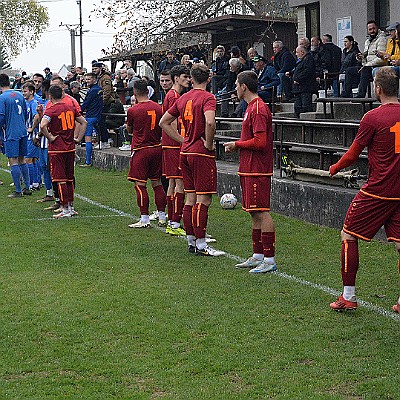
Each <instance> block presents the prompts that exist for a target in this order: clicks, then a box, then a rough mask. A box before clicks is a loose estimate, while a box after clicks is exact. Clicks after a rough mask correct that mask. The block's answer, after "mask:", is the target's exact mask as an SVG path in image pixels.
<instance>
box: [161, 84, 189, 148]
mask: <svg viewBox="0 0 400 400" xmlns="http://www.w3.org/2000/svg"><path fill="white" fill-rule="evenodd" d="M180 96H181V95H180V94H179V93H178V92H177V91H176V90H175V89H171V90H169V91H168V93H167V95H166V96H165V99H164V102H163V106H162V110H163V113H165V111H167V110H169V109H170V108H171V107H172V106H173V105H174V104H175V102H176V101H177V100H178V99H179V97H180ZM178 133H179V134H180V135H182V136H183V137H185V128H184V127H183V125H182V119H181V117H178ZM162 147H163V149H180V147H181V145H180V143H178V142H175V140H173V139H171V138H170V137H169V136H168V135H167V134H166V133H165V132H164V131H163V132H162Z"/></svg>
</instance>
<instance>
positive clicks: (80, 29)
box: [76, 0, 83, 68]
mask: <svg viewBox="0 0 400 400" xmlns="http://www.w3.org/2000/svg"><path fill="white" fill-rule="evenodd" d="M76 4H78V7H79V49H80V53H81V65H80V66H81V67H82V68H83V30H82V28H83V24H82V0H76Z"/></svg>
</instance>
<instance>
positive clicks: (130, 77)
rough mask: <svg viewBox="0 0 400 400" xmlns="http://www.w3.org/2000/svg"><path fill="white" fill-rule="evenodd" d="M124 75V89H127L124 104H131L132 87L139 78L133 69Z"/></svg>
mask: <svg viewBox="0 0 400 400" xmlns="http://www.w3.org/2000/svg"><path fill="white" fill-rule="evenodd" d="M126 73H127V78H126V87H127V89H128V96H126V98H125V104H129V103H130V102H131V96H132V95H133V85H134V83H135V82H136V81H138V80H139V79H140V78H139V77H138V76H137V75H136V72H135V70H134V69H133V68H129V69H128V70H127V71H126Z"/></svg>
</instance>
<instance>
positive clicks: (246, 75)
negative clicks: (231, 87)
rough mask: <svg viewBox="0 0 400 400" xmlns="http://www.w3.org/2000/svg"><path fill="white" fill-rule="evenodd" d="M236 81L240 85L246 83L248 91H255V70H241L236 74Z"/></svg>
mask: <svg viewBox="0 0 400 400" xmlns="http://www.w3.org/2000/svg"><path fill="white" fill-rule="evenodd" d="M237 81H238V83H239V84H240V85H243V84H244V85H246V86H247V89H249V90H250V92H252V93H257V89H258V78H257V74H256V73H255V72H253V71H243V72H241V73H240V74H239V75H238V76H237Z"/></svg>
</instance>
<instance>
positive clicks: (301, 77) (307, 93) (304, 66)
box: [286, 46, 317, 118]
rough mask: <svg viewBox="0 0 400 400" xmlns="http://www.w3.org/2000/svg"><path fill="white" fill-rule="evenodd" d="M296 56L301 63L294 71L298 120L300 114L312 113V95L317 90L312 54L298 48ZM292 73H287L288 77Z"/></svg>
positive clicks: (294, 90) (295, 108) (294, 92)
mask: <svg viewBox="0 0 400 400" xmlns="http://www.w3.org/2000/svg"><path fill="white" fill-rule="evenodd" d="M296 56H297V58H298V59H299V62H298V63H297V65H296V68H295V69H294V71H293V94H294V95H295V102H294V112H295V114H296V116H297V118H299V117H300V113H303V112H310V111H312V110H313V108H312V94H313V93H315V92H316V90H317V83H316V80H315V62H314V58H313V57H312V55H311V53H310V52H309V51H308V50H307V49H306V48H305V47H303V46H298V47H297V49H296ZM290 74H291V73H289V72H287V73H286V75H290Z"/></svg>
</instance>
